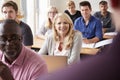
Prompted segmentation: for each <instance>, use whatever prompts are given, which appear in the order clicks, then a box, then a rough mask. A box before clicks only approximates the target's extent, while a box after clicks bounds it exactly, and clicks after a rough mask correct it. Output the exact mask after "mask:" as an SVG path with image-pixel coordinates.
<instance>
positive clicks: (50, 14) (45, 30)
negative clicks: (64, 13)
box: [37, 6, 58, 39]
mask: <svg viewBox="0 0 120 80" xmlns="http://www.w3.org/2000/svg"><path fill="white" fill-rule="evenodd" d="M57 13H58V10H57V8H56V7H54V6H49V8H48V11H47V20H45V21H44V22H43V23H42V25H41V26H40V29H39V31H38V32H37V37H38V38H41V39H45V38H46V36H47V35H48V34H49V33H51V31H52V23H53V19H54V16H55V15H56V14H57Z"/></svg>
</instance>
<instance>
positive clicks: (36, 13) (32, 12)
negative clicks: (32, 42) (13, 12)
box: [21, 0, 49, 35]
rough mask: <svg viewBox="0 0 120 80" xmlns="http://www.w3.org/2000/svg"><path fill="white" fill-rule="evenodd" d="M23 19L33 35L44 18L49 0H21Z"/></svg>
mask: <svg viewBox="0 0 120 80" xmlns="http://www.w3.org/2000/svg"><path fill="white" fill-rule="evenodd" d="M21 3H22V5H21V6H22V8H23V13H24V19H23V20H24V21H25V22H26V23H27V24H28V25H29V26H30V27H31V30H32V32H33V35H35V34H36V32H37V30H38V29H39V27H40V24H41V22H42V21H43V20H44V18H45V16H46V15H45V13H46V9H47V7H48V5H49V0H22V2H21Z"/></svg>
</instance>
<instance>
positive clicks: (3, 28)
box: [0, 19, 22, 36]
mask: <svg viewBox="0 0 120 80" xmlns="http://www.w3.org/2000/svg"><path fill="white" fill-rule="evenodd" d="M3 33H13V34H18V35H20V36H21V35H22V32H21V28H20V26H19V24H18V23H17V22H16V21H15V20H12V19H6V20H3V21H2V22H1V23H0V35H1V34H3Z"/></svg>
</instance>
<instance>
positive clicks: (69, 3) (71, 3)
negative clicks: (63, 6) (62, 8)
mask: <svg viewBox="0 0 120 80" xmlns="http://www.w3.org/2000/svg"><path fill="white" fill-rule="evenodd" d="M72 5H74V6H75V3H74V1H71V0H70V1H68V2H67V7H70V6H72Z"/></svg>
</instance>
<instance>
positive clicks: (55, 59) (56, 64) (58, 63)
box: [41, 55, 67, 72]
mask: <svg viewBox="0 0 120 80" xmlns="http://www.w3.org/2000/svg"><path fill="white" fill-rule="evenodd" d="M41 56H42V57H43V59H44V60H45V61H46V64H47V67H48V72H52V71H55V70H58V69H60V68H63V67H65V66H67V56H50V55H41Z"/></svg>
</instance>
